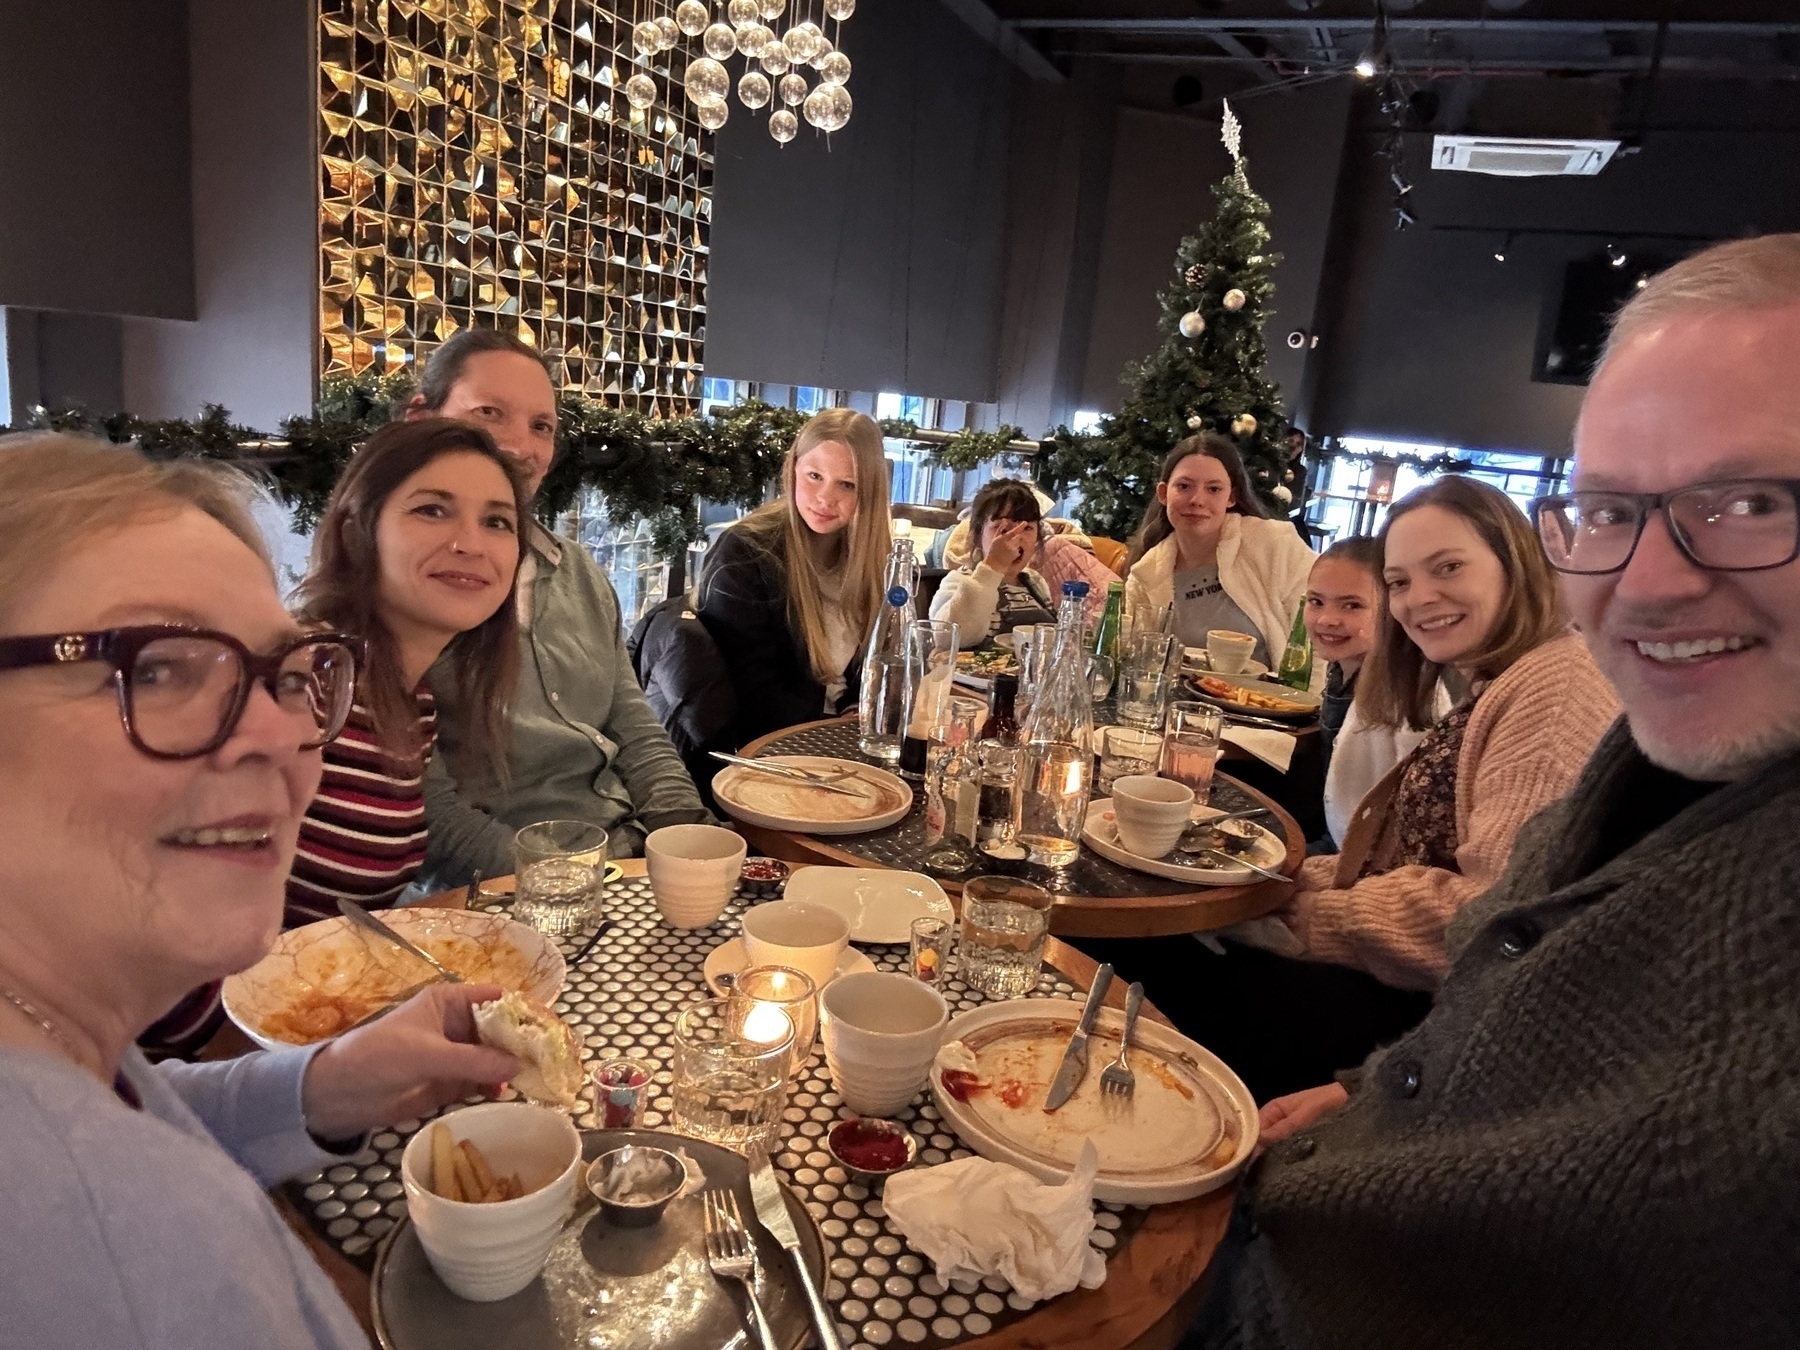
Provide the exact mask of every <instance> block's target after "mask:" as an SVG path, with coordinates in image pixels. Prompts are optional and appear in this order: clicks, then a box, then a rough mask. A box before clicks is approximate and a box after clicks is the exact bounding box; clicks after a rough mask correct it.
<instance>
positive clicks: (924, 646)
mask: <svg viewBox="0 0 1800 1350" xmlns="http://www.w3.org/2000/svg"><path fill="white" fill-rule="evenodd" d="M956 640H957V639H956V625H955V624H953V623H951V622H949V621H948V620H944V619H915V620H914V621H913V622H911V623H909V624H907V625H906V692H905V696H904V702H903V704H902V706H903V707H905V708H906V710H907V713H906V732H905V735H903V736H902V737H901V739H900V772H901V774H902V776H904V777H907V778H912V779H919V778H923V777H924V776H925V759H926V746H927V744H928V743H929V742H930V740H931V731H932V728H933V727H937V726H942V725H943V724H944V723H945V722H947V721H948V720H949V716H950V690H951V680H952V678H953V677H954V676H955V674H956Z"/></svg>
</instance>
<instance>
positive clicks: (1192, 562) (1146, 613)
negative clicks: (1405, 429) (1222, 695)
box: [1125, 431, 1314, 666]
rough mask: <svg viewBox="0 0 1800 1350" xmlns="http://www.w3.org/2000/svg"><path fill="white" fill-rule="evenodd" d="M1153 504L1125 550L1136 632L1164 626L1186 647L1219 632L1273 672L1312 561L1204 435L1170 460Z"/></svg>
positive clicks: (1238, 465) (1219, 445)
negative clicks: (1248, 648)
mask: <svg viewBox="0 0 1800 1350" xmlns="http://www.w3.org/2000/svg"><path fill="white" fill-rule="evenodd" d="M1158 477H1159V481H1158V482H1157V485H1156V500H1155V501H1153V502H1151V503H1150V508H1149V510H1147V511H1146V512H1145V513H1144V523H1143V524H1142V525H1141V526H1139V527H1138V532H1137V534H1136V535H1135V536H1134V537H1133V539H1132V541H1131V554H1130V561H1129V567H1128V570H1127V572H1126V577H1125V611H1126V614H1127V616H1128V617H1129V618H1130V620H1131V621H1132V622H1133V623H1134V624H1136V625H1138V626H1140V627H1143V626H1148V625H1157V624H1160V623H1165V622H1166V624H1167V625H1168V627H1169V629H1170V631H1172V632H1174V633H1175V634H1176V636H1177V637H1178V638H1179V639H1180V641H1181V642H1182V643H1183V645H1185V646H1189V647H1204V646H1205V645H1206V634H1207V632H1208V630H1210V629H1214V628H1226V629H1230V630H1232V631H1234V632H1239V633H1245V634H1248V635H1250V636H1252V637H1254V638H1255V639H1256V649H1255V651H1254V652H1253V653H1252V655H1253V657H1254V659H1256V660H1258V661H1260V662H1262V663H1263V664H1264V665H1265V666H1272V665H1274V663H1275V661H1276V660H1278V659H1279V658H1280V656H1281V651H1282V648H1283V647H1284V646H1286V644H1287V635H1288V632H1289V631H1290V629H1291V628H1292V626H1293V622H1294V613H1295V611H1296V610H1298V609H1299V607H1300V601H1301V598H1302V597H1303V596H1304V595H1305V594H1306V579H1307V576H1308V575H1309V574H1310V573H1311V571H1312V565H1313V561H1314V556H1313V551H1312V550H1311V549H1310V548H1308V547H1307V546H1306V543H1305V541H1304V540H1302V539H1301V538H1300V536H1299V535H1297V534H1295V533H1294V528H1293V526H1292V525H1290V524H1289V523H1288V522H1287V521H1285V520H1270V519H1269V518H1268V516H1267V513H1266V512H1265V511H1264V510H1263V506H1262V503H1261V502H1260V501H1258V500H1257V496H1256V493H1255V492H1254V491H1252V490H1251V487H1250V480H1249V478H1248V477H1247V476H1246V475H1245V473H1244V461H1243V460H1242V459H1241V458H1240V457H1239V456H1238V452H1237V447H1236V446H1234V445H1233V444H1232V443H1231V442H1230V441H1228V440H1226V439H1225V438H1224V437H1223V436H1220V435H1217V434H1215V433H1213V432H1210V431H1203V432H1201V433H1200V434H1199V435H1197V436H1189V437H1188V438H1187V439H1186V440H1184V441H1182V442H1180V443H1179V444H1178V445H1176V447H1175V448H1174V449H1173V450H1171V451H1170V452H1169V456H1168V458H1167V459H1165V460H1164V461H1163V465H1162V472H1161V474H1160V475H1159V476H1158Z"/></svg>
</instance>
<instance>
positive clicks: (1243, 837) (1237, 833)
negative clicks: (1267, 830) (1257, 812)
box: [1212, 820, 1261, 856]
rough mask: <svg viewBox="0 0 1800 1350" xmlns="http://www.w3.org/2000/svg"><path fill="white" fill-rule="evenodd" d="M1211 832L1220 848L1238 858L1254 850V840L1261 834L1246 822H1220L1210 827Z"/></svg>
mask: <svg viewBox="0 0 1800 1350" xmlns="http://www.w3.org/2000/svg"><path fill="white" fill-rule="evenodd" d="M1212 832H1213V833H1214V834H1215V835H1217V836H1218V837H1219V847H1220V848H1222V849H1224V850H1225V851H1226V852H1227V853H1236V854H1238V855H1239V856H1242V855H1244V854H1247V853H1250V852H1251V851H1253V850H1254V849H1255V848H1256V840H1257V837H1258V835H1259V834H1260V833H1261V832H1260V831H1259V830H1258V829H1257V828H1256V826H1254V825H1252V824H1251V823H1250V822H1249V821H1247V820H1222V821H1220V822H1219V823H1218V824H1217V825H1214V826H1213V827H1212Z"/></svg>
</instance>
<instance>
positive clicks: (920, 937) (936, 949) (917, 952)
mask: <svg viewBox="0 0 1800 1350" xmlns="http://www.w3.org/2000/svg"><path fill="white" fill-rule="evenodd" d="M955 932H956V930H955V929H954V928H952V927H951V926H950V923H949V921H948V920H947V919H932V918H924V919H914V920H913V921H912V953H911V956H912V960H911V962H910V964H908V966H907V967H906V969H907V971H908V972H909V973H910V974H911V975H912V977H913V978H914V979H915V980H918V981H919V982H920V983H922V984H938V983H940V982H942V980H943V978H944V973H945V972H946V971H948V970H949V969H950V939H951V938H952V937H953V936H954V935H955Z"/></svg>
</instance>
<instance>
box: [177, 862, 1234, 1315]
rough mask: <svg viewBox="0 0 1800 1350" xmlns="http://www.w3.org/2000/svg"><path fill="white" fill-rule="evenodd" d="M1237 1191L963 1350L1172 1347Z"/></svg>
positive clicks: (1173, 1213)
mask: <svg viewBox="0 0 1800 1350" xmlns="http://www.w3.org/2000/svg"><path fill="white" fill-rule="evenodd" d="M619 866H620V867H621V868H623V869H624V872H625V875H626V876H642V875H644V861H643V859H642V858H621V859H620V860H619ZM431 903H434V904H439V905H445V906H452V907H460V906H461V904H462V892H461V891H454V892H449V893H447V894H445V895H442V896H437V897H433V898H432V901H431ZM1044 959H1045V960H1046V961H1048V962H1049V963H1050V964H1051V965H1053V966H1055V967H1056V969H1058V970H1060V971H1061V972H1062V973H1063V974H1065V975H1067V976H1068V977H1069V978H1070V980H1071V981H1072V982H1073V983H1075V984H1076V985H1079V986H1083V987H1085V986H1087V985H1089V984H1091V983H1092V982H1093V978H1094V974H1095V971H1096V970H1097V967H1096V966H1095V964H1094V962H1092V961H1090V960H1089V959H1088V958H1087V957H1085V956H1083V955H1082V954H1081V953H1080V952H1078V951H1076V950H1075V949H1074V948H1073V947H1070V946H1068V945H1066V944H1064V943H1061V942H1058V941H1057V940H1056V939H1055V938H1051V939H1050V941H1049V944H1048V945H1047V947H1046V948H1045V951H1044ZM1124 996H1125V991H1124V988H1123V985H1122V983H1121V982H1119V981H1114V982H1113V986H1112V989H1111V991H1110V992H1109V994H1108V996H1107V999H1106V1002H1107V1004H1108V1005H1109V1006H1111V1007H1115V1008H1116V1007H1122V1006H1123V1005H1124ZM1142 1015H1144V1016H1146V1017H1151V1018H1154V1019H1155V1020H1156V1021H1159V1022H1162V1023H1164V1024H1165V1025H1166V1024H1167V1022H1168V1019H1167V1018H1165V1017H1164V1016H1163V1015H1162V1014H1161V1013H1159V1012H1157V1011H1156V1009H1155V1008H1153V1007H1151V1005H1150V1004H1149V1003H1145V1004H1144V1007H1143V1014H1142ZM235 1032H236V1028H234V1027H229V1026H228V1027H227V1028H226V1031H225V1032H221V1033H220V1037H219V1039H217V1040H215V1041H214V1043H213V1045H212V1046H209V1047H208V1055H207V1058H219V1057H222V1056H223V1055H227V1054H231V1053H242V1050H243V1049H251V1048H254V1047H252V1046H251V1045H250V1043H249V1041H248V1040H247V1039H244V1038H243V1037H242V1036H241V1035H238V1036H237V1042H236V1043H237V1045H238V1046H241V1049H234V1047H233V1042H232V1041H231V1040H230V1039H229V1038H228V1036H227V1033H235ZM1234 1194H1235V1188H1232V1187H1226V1188H1224V1189H1223V1190H1219V1191H1215V1192H1213V1193H1212V1194H1211V1195H1203V1196H1199V1197H1197V1198H1195V1199H1193V1200H1183V1201H1179V1202H1177V1203H1175V1204H1170V1205H1157V1206H1155V1207H1154V1208H1152V1209H1151V1210H1150V1212H1149V1214H1148V1215H1147V1216H1146V1218H1145V1220H1144V1223H1143V1226H1142V1227H1140V1228H1139V1229H1138V1230H1137V1231H1136V1232H1135V1233H1133V1234H1132V1235H1131V1237H1130V1238H1129V1240H1127V1241H1126V1242H1125V1243H1124V1245H1123V1246H1122V1247H1121V1248H1120V1249H1119V1250H1118V1251H1117V1252H1116V1253H1114V1254H1113V1256H1112V1259H1111V1260H1109V1261H1108V1262H1107V1263H1106V1283H1105V1284H1103V1285H1101V1286H1100V1287H1099V1288H1098V1289H1076V1290H1073V1291H1071V1292H1070V1293H1067V1294H1063V1295H1062V1296H1060V1297H1058V1298H1054V1299H1051V1300H1050V1301H1049V1302H1047V1303H1045V1304H1043V1305H1042V1306H1040V1307H1039V1308H1038V1309H1037V1310H1036V1311H1034V1312H1032V1313H1031V1314H1030V1315H1029V1316H1026V1317H1022V1318H1020V1319H1019V1320H1018V1321H1016V1322H1012V1323H1009V1324H1007V1325H1006V1326H1004V1327H1001V1328H1000V1329H999V1330H997V1331H995V1332H993V1333H991V1334H989V1335H987V1336H977V1337H972V1338H971V1339H969V1340H966V1341H959V1342H957V1350H1046V1347H1051V1346H1081V1347H1083V1348H1084V1350H1127V1347H1130V1350H1169V1347H1172V1346H1174V1345H1175V1344H1176V1343H1177V1342H1178V1341H1179V1340H1180V1339H1181V1336H1182V1333H1183V1332H1185V1331H1186V1330H1187V1327H1188V1325H1189V1324H1190V1323H1191V1322H1192V1321H1193V1319H1194V1316H1195V1314H1196V1313H1197V1312H1198V1310H1199V1302H1200V1297H1201V1293H1202V1289H1201V1276H1202V1275H1203V1274H1205V1272H1206V1267H1207V1264H1208V1263H1209V1262H1210V1261H1211V1260H1212V1255H1213V1252H1214V1250H1216V1249H1217V1247H1218V1245H1219V1241H1220V1239H1221V1238H1223V1237H1224V1236H1225V1227H1226V1224H1227V1222H1228V1221H1229V1219H1230V1217H1231V1206H1232V1201H1233V1196H1234ZM275 1202H276V1207H277V1208H278V1209H279V1210H280V1211H281V1212H282V1217H283V1218H285V1219H286V1220H287V1222H288V1224H289V1226H290V1227H292V1228H293V1230H294V1232H295V1233H296V1234H297V1235H298V1236H299V1238H300V1240H301V1242H302V1243H304V1244H305V1245H306V1247H307V1249H308V1250H310V1251H311V1252H312V1254H313V1256H314V1257H315V1258H316V1259H317V1261H318V1262H319V1264H320V1265H321V1266H322V1267H323V1268H324V1270H325V1273H326V1274H327V1275H329V1276H330V1277H331V1280H332V1282H333V1283H334V1284H335V1285H336V1286H337V1288H338V1292H339V1293H341V1294H342V1295H343V1296H344V1301H345V1302H347V1303H348V1304H349V1305H350V1307H351V1309H352V1310H353V1311H354V1312H355V1313H356V1315H357V1317H358V1319H359V1320H360V1321H361V1322H362V1324H363V1328H364V1329H365V1330H367V1331H368V1332H369V1333H370V1340H371V1341H373V1339H374V1330H373V1323H372V1322H371V1320H370V1308H369V1276H368V1275H367V1273H365V1272H364V1271H363V1270H362V1269H361V1268H360V1267H359V1266H357V1265H355V1264H354V1263H352V1262H351V1261H349V1260H347V1259H346V1258H345V1257H344V1256H343V1255H342V1254H341V1253H339V1252H338V1250H337V1249H336V1248H335V1247H333V1246H332V1245H331V1244H330V1243H329V1242H327V1241H326V1240H325V1239H324V1238H323V1237H321V1236H319V1234H318V1233H317V1232H315V1231H314V1229H313V1227H312V1225H311V1224H309V1223H308V1222H307V1220H306V1219H305V1217H304V1216H302V1215H301V1214H300V1213H299V1212H298V1211H297V1210H296V1209H294V1208H293V1206H291V1205H290V1204H289V1203H288V1202H287V1200H286V1199H285V1198H284V1197H280V1196H277V1197H276V1201H275Z"/></svg>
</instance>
